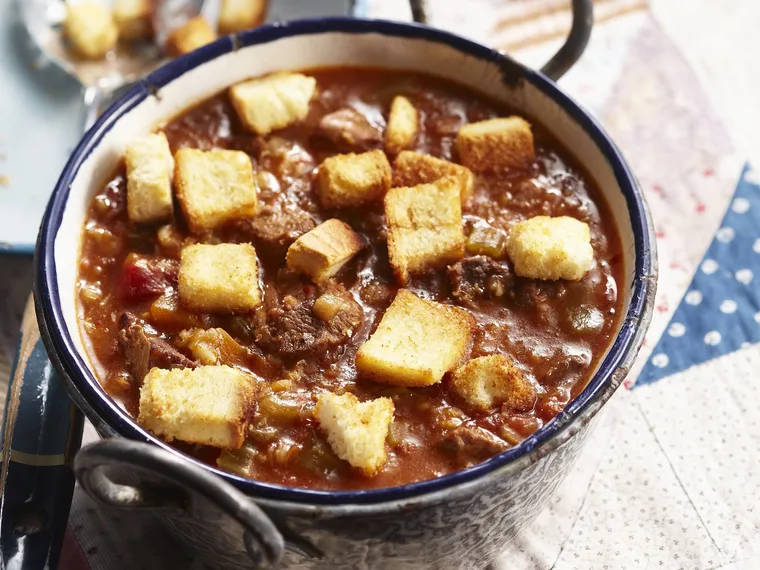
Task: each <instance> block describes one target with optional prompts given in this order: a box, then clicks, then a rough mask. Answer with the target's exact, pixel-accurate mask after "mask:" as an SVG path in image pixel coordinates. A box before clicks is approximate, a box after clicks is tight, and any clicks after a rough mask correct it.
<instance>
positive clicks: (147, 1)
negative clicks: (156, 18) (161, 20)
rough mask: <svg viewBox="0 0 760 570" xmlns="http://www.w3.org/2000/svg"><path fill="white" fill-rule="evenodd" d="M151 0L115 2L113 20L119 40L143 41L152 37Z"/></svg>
mask: <svg viewBox="0 0 760 570" xmlns="http://www.w3.org/2000/svg"><path fill="white" fill-rule="evenodd" d="M152 2H153V0H116V1H115V2H114V5H113V19H114V21H115V22H116V27H117V28H119V39H120V40H128V41H132V40H143V39H148V38H150V37H152V36H153V6H152V5H151V4H152Z"/></svg>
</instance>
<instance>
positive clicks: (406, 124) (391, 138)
mask: <svg viewBox="0 0 760 570" xmlns="http://www.w3.org/2000/svg"><path fill="white" fill-rule="evenodd" d="M419 128H420V118H419V114H418V113H417V109H415V107H414V105H412V103H411V101H409V99H407V98H406V97H404V96H402V95H397V96H396V97H394V98H393V103H391V112H390V114H389V115H388V126H387V127H386V128H385V149H386V150H387V151H388V152H389V153H390V154H398V153H399V152H401V151H402V150H404V149H405V148H409V147H411V146H413V145H414V139H415V138H417V131H418V130H419Z"/></svg>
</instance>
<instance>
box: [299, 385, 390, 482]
mask: <svg viewBox="0 0 760 570" xmlns="http://www.w3.org/2000/svg"><path fill="white" fill-rule="evenodd" d="M393 412H394V406H393V401H392V400H391V399H390V398H377V399H375V400H371V401H369V402H359V400H358V398H357V397H356V396H354V395H353V394H351V393H346V394H343V395H342V396H338V395H336V394H332V393H330V392H323V393H322V394H320V395H319V397H318V398H317V405H316V406H315V407H314V417H315V418H316V420H317V422H318V423H319V427H320V428H321V429H322V431H324V432H325V434H326V435H327V441H328V443H329V444H330V447H332V449H333V451H334V452H335V454H336V455H337V456H338V457H340V458H341V459H343V460H345V461H348V462H349V463H350V464H351V466H352V467H355V468H357V469H361V470H362V471H363V472H364V473H365V474H366V475H374V474H375V473H377V471H378V470H379V469H380V468H381V467H382V466H383V465H384V464H385V461H386V459H387V458H388V454H387V453H386V451H385V438H386V437H388V431H389V429H390V426H391V422H392V421H393Z"/></svg>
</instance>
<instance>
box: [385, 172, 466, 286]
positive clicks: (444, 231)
mask: <svg viewBox="0 0 760 570" xmlns="http://www.w3.org/2000/svg"><path fill="white" fill-rule="evenodd" d="M385 217H386V220H387V224H388V257H389V259H390V262H391V266H392V267H393V273H394V275H395V276H396V280H397V281H398V282H399V283H400V284H401V285H405V284H406V283H407V282H408V281H409V276H410V275H414V274H419V273H424V272H425V271H426V270H428V269H431V268H437V267H440V266H442V265H447V264H449V263H454V262H455V261H458V260H460V259H461V258H462V257H463V256H464V244H465V237H464V229H463V227H462V205H461V200H460V195H459V180H458V179H457V178H452V177H447V178H441V179H440V180H438V181H436V182H434V183H432V184H420V185H419V186H405V187H402V188H391V189H390V190H389V191H388V194H386V196H385Z"/></svg>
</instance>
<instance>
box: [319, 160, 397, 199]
mask: <svg viewBox="0 0 760 570" xmlns="http://www.w3.org/2000/svg"><path fill="white" fill-rule="evenodd" d="M390 186H391V165H390V163H389V162H388V159H387V158H386V156H385V153H384V152H383V151H382V150H372V151H369V152H365V153H362V154H354V153H350V154H338V155H336V156H331V157H330V158H326V159H325V160H324V162H322V165H321V166H320V167H319V174H318V176H317V196H318V197H319V201H320V202H321V203H322V206H324V207H325V208H344V207H356V206H362V205H364V204H369V203H372V202H379V201H380V200H382V199H383V196H385V193H386V192H387V191H388V188H390Z"/></svg>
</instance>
